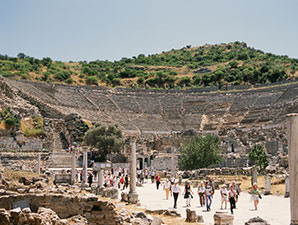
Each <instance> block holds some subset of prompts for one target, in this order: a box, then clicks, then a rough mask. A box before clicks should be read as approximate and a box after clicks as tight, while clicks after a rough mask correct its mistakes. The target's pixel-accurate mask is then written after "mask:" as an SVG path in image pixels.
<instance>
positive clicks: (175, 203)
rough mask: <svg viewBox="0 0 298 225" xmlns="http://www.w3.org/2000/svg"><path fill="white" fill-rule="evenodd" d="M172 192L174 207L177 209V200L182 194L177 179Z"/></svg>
mask: <svg viewBox="0 0 298 225" xmlns="http://www.w3.org/2000/svg"><path fill="white" fill-rule="evenodd" d="M172 193H173V197H174V208H175V209H177V200H178V196H179V194H180V187H179V185H178V182H177V181H175V182H174V185H173V186H172Z"/></svg>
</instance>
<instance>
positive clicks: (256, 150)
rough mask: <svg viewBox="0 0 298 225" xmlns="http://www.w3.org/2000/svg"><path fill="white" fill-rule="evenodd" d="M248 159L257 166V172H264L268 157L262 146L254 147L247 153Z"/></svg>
mask: <svg viewBox="0 0 298 225" xmlns="http://www.w3.org/2000/svg"><path fill="white" fill-rule="evenodd" d="M248 159H249V161H251V162H252V163H253V164H254V165H256V166H258V169H259V171H262V170H264V169H265V168H266V167H267V166H268V165H269V161H268V157H267V155H266V152H265V151H264V150H263V147H262V145H254V146H253V148H252V149H251V150H250V152H249V153H248Z"/></svg>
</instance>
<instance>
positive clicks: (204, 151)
mask: <svg viewBox="0 0 298 225" xmlns="http://www.w3.org/2000/svg"><path fill="white" fill-rule="evenodd" d="M220 153H221V149H220V148H219V141H218V139H217V137H216V136H214V135H211V134H208V135H207V136H206V137H204V136H200V135H197V136H196V137H195V138H194V139H192V140H191V141H190V142H189V143H187V144H186V145H184V146H183V147H182V148H181V159H180V160H179V166H180V168H181V169H183V170H193V169H198V168H203V167H208V166H210V165H211V164H216V163H219V162H220V161H221V160H222V157H221V155H220Z"/></svg>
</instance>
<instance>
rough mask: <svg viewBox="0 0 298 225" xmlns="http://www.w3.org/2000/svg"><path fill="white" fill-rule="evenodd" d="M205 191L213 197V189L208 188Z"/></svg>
mask: <svg viewBox="0 0 298 225" xmlns="http://www.w3.org/2000/svg"><path fill="white" fill-rule="evenodd" d="M205 191H206V195H211V191H212V188H211V187H207V188H206V189H205Z"/></svg>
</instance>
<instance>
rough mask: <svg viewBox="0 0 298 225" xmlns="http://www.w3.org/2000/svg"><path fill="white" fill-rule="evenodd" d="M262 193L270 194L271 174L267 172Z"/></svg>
mask: <svg viewBox="0 0 298 225" xmlns="http://www.w3.org/2000/svg"><path fill="white" fill-rule="evenodd" d="M264 195H271V175H269V174H267V175H266V180H265V193H264Z"/></svg>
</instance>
